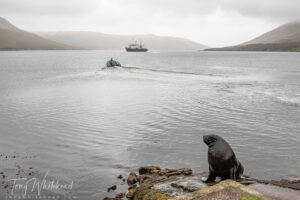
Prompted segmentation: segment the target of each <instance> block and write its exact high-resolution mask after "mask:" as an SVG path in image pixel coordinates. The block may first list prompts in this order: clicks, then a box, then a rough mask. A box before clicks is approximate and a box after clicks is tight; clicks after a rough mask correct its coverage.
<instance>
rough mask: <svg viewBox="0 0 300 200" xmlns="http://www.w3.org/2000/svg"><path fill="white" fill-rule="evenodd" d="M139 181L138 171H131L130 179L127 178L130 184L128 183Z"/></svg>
mask: <svg viewBox="0 0 300 200" xmlns="http://www.w3.org/2000/svg"><path fill="white" fill-rule="evenodd" d="M137 182H138V177H137V175H136V173H134V172H131V173H130V174H129V177H128V179H127V184H128V185H133V184H135V183H137Z"/></svg>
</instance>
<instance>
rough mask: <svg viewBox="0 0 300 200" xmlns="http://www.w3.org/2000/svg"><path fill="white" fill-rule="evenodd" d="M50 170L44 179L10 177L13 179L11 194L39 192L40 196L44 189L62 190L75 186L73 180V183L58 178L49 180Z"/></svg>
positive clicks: (68, 189) (24, 194)
mask: <svg viewBox="0 0 300 200" xmlns="http://www.w3.org/2000/svg"><path fill="white" fill-rule="evenodd" d="M48 174H49V171H47V172H46V174H45V176H44V177H43V179H42V180H38V179H37V178H31V179H28V178H15V179H10V181H12V184H13V185H12V190H11V193H10V195H11V196H13V195H15V194H16V193H18V195H20V194H21V196H26V195H27V194H28V193H37V195H38V196H40V195H41V194H42V191H43V190H47V192H49V191H50V192H59V191H60V192H62V191H66V190H67V191H71V190H72V188H73V181H71V183H67V184H66V183H60V182H59V181H58V180H47V176H48Z"/></svg>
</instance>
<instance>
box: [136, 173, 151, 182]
mask: <svg viewBox="0 0 300 200" xmlns="http://www.w3.org/2000/svg"><path fill="white" fill-rule="evenodd" d="M147 180H151V176H150V175H140V176H139V183H140V184H142V183H145V182H146V181H147Z"/></svg>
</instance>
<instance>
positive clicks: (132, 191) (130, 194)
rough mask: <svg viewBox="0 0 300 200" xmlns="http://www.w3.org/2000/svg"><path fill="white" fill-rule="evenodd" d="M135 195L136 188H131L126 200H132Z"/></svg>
mask: <svg viewBox="0 0 300 200" xmlns="http://www.w3.org/2000/svg"><path fill="white" fill-rule="evenodd" d="M134 195H135V189H134V188H130V189H129V190H128V192H127V194H126V198H128V199H132V198H133V197H134Z"/></svg>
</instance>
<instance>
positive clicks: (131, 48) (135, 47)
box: [125, 42, 148, 52]
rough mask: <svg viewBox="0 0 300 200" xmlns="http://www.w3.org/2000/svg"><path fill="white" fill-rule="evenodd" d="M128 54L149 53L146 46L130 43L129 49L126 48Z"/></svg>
mask: <svg viewBox="0 0 300 200" xmlns="http://www.w3.org/2000/svg"><path fill="white" fill-rule="evenodd" d="M125 49H126V51H127V52H146V51H148V49H147V48H144V45H143V44H142V43H141V42H140V44H138V43H137V42H134V43H130V44H129V45H128V47H125Z"/></svg>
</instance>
